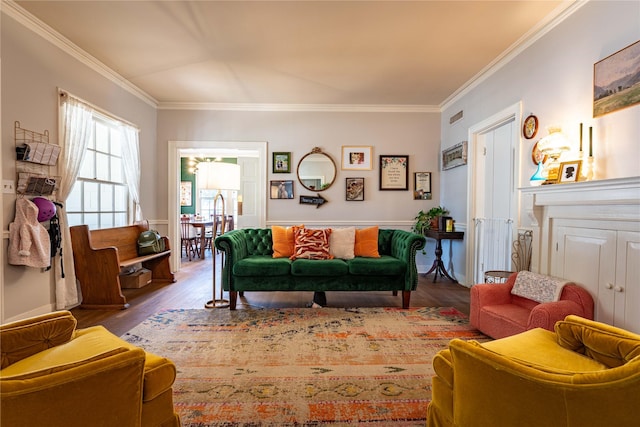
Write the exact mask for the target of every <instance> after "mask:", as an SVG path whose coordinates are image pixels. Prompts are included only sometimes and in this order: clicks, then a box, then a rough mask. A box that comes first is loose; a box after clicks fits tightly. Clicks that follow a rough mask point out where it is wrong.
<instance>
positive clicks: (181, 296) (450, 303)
mask: <svg viewBox="0 0 640 427" xmlns="http://www.w3.org/2000/svg"><path fill="white" fill-rule="evenodd" d="M217 260H218V266H219V262H220V256H219V255H218V257H217ZM217 274H218V275H219V274H220V268H217ZM211 275H212V257H211V252H209V251H208V252H207V253H206V258H205V259H204V260H199V259H198V260H193V261H187V260H186V258H183V262H182V267H181V269H180V271H179V272H177V273H176V279H177V282H176V283H170V284H150V285H147V286H145V287H143V288H141V289H124V290H123V294H124V295H125V296H126V298H127V301H128V302H129V304H130V306H129V308H128V309H126V310H84V309H82V308H74V309H73V310H71V311H72V313H73V315H74V316H75V317H76V318H77V319H78V327H79V328H86V327H89V326H94V325H103V326H104V327H106V328H107V329H109V330H110V331H111V332H113V333H114V334H116V335H118V336H121V335H123V334H124V333H125V332H127V331H128V330H130V329H132V328H133V327H134V326H136V325H138V324H139V323H141V322H142V321H143V320H145V319H146V318H148V317H150V316H152V315H154V314H156V313H158V312H160V311H162V310H166V309H171V308H204V304H205V303H206V302H207V301H209V300H211V298H212V294H213V289H212V281H211ZM432 281H433V276H427V277H424V276H423V275H420V279H419V283H418V288H417V290H416V291H414V292H412V293H411V306H412V307H455V308H456V309H458V310H460V311H461V312H463V313H465V314H469V289H468V288H466V287H464V286H461V285H458V284H455V283H451V282H450V281H449V280H447V279H445V280H442V279H438V282H436V283H432ZM218 286H219V282H218ZM219 292H220V288H217V293H216V295H217V296H219ZM226 297H227V296H226V294H225V298H226ZM312 297H313V293H312V292H246V293H245V294H244V297H243V298H238V309H239V310H240V309H246V308H287V307H304V306H305V305H306V304H307V303H308V302H309V301H311V299H312ZM327 304H328V305H329V306H331V307H399V306H401V304H402V296H401V295H398V296H395V297H394V296H393V295H391V293H390V292H327ZM215 310H228V308H224V309H215ZM310 310H311V309H310Z"/></svg>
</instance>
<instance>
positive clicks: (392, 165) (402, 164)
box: [380, 155, 409, 191]
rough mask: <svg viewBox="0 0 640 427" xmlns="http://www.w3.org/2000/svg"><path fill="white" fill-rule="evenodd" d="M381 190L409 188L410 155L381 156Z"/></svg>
mask: <svg viewBox="0 0 640 427" xmlns="http://www.w3.org/2000/svg"><path fill="white" fill-rule="evenodd" d="M380 190H400V191H402V190H404V191H406V190H409V156H396V155H392V156H380Z"/></svg>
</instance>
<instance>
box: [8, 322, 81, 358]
mask: <svg viewBox="0 0 640 427" xmlns="http://www.w3.org/2000/svg"><path fill="white" fill-rule="evenodd" d="M76 324H77V321H76V319H75V317H73V315H72V314H71V312H69V311H56V312H53V313H48V314H44V315H41V316H36V317H31V318H28V319H24V320H19V321H16V322H11V323H7V324H5V325H1V326H0V349H1V353H2V364H1V366H0V369H4V368H6V367H7V366H9V365H11V364H13V363H15V362H18V361H20V360H22V359H24V358H27V357H29V356H32V355H34V354H36V353H39V352H41V351H43V350H46V349H48V348H51V347H55V346H58V345H61V344H64V343H66V342H68V341H70V340H71V338H72V337H73V333H74V331H75V329H76Z"/></svg>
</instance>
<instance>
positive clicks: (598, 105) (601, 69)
mask: <svg viewBox="0 0 640 427" xmlns="http://www.w3.org/2000/svg"><path fill="white" fill-rule="evenodd" d="M638 103H640V41H637V42H635V43H633V44H632V45H630V46H627V47H625V48H624V49H622V50H620V51H618V52H616V53H614V54H613V55H611V56H608V57H606V58H604V59H603V60H601V61H599V62H596V63H595V65H594V66H593V117H598V116H602V115H604V114H607V113H611V112H613V111H616V110H620V109H622V108H626V107H630V106H632V105H634V104H638Z"/></svg>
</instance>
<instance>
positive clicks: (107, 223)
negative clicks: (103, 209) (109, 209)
mask: <svg viewBox="0 0 640 427" xmlns="http://www.w3.org/2000/svg"><path fill="white" fill-rule="evenodd" d="M109 227H113V214H112V213H102V214H100V228H109Z"/></svg>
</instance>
